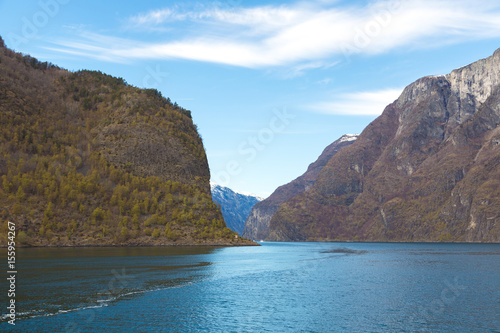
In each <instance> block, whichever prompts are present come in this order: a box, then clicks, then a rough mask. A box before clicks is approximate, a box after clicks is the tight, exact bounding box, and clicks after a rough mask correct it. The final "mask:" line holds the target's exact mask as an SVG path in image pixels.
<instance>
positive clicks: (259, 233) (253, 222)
mask: <svg viewBox="0 0 500 333" xmlns="http://www.w3.org/2000/svg"><path fill="white" fill-rule="evenodd" d="M357 137H358V135H357V134H345V135H343V136H342V137H341V138H339V139H338V140H336V141H335V142H333V143H332V144H330V145H329V146H328V147H326V148H325V149H324V150H323V152H322V153H321V155H320V156H319V157H318V159H317V160H316V161H315V162H314V163H311V164H310V165H309V167H308V168H307V171H306V172H305V173H304V174H303V175H302V176H300V177H298V178H297V179H295V180H293V181H291V182H290V183H288V184H285V185H282V186H280V187H278V188H277V189H276V190H275V191H274V192H273V193H272V194H271V195H270V196H269V197H268V198H267V199H265V200H263V201H261V202H259V203H258V204H256V205H255V206H254V207H253V208H252V211H251V213H250V215H249V216H248V218H247V220H246V222H245V230H244V231H243V237H245V238H248V239H255V240H260V239H265V238H266V237H267V236H268V234H269V223H270V222H271V218H272V216H273V214H274V213H275V212H276V210H277V209H278V207H279V206H280V205H281V204H282V203H283V202H285V201H286V200H288V199H290V198H293V197H294V196H296V195H298V194H301V193H303V192H304V191H308V190H309V189H310V188H311V187H312V186H313V185H314V182H315V181H316V178H317V177H318V174H319V173H320V171H321V169H322V168H323V167H324V166H325V165H326V164H327V163H328V161H329V160H330V158H331V157H332V156H334V155H335V154H336V153H337V152H338V151H339V150H340V149H341V148H343V147H346V146H349V145H351V144H352V143H353V142H354V141H355V140H356V138H357Z"/></svg>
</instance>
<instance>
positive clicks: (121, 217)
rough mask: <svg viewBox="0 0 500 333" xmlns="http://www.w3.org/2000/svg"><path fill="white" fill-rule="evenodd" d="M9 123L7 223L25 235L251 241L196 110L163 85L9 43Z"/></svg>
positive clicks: (54, 239)
mask: <svg viewBox="0 0 500 333" xmlns="http://www.w3.org/2000/svg"><path fill="white" fill-rule="evenodd" d="M0 41H1V39H0ZM0 124H1V125H0V128H1V131H0V185H1V186H0V219H1V226H2V230H1V232H2V234H6V230H7V229H6V223H7V221H12V222H14V223H16V228H17V232H18V242H19V243H21V244H24V245H37V246H47V245H52V246H54V245H69V246H71V245H111V244H114V245H119V244H122V245H124V244H138V245H145V244H198V243H201V244H204V243H209V244H222V243H224V244H231V243H245V241H244V240H241V239H236V238H235V236H236V234H235V233H233V232H232V231H231V230H229V229H228V228H226V225H225V223H224V220H223V218H222V215H221V212H220V211H219V209H218V208H217V206H216V205H215V204H214V203H213V202H212V198H211V194H210V185H209V178H210V172H209V168H208V163H207V158H206V155H205V150H204V147H203V143H202V140H201V138H200V136H199V135H198V132H197V128H196V125H194V124H193V121H192V119H191V112H190V111H188V110H185V109H183V108H181V107H179V106H178V105H177V104H176V103H172V102H171V101H170V100H169V99H166V98H164V97H162V96H161V94H160V93H159V92H158V91H156V90H152V89H138V88H135V87H132V86H130V85H128V84H127V83H126V82H125V81H124V80H123V79H121V78H115V77H112V76H109V75H106V74H103V73H101V72H94V71H78V72H75V73H71V72H69V71H66V70H63V69H60V68H58V67H56V66H54V65H52V64H48V63H41V62H39V61H38V60H36V59H34V58H32V57H30V56H26V55H22V54H19V53H15V52H13V51H11V50H9V49H7V48H6V47H4V45H3V41H1V43H0ZM5 241H6V238H5V237H1V240H0V242H1V243H0V244H3V245H5Z"/></svg>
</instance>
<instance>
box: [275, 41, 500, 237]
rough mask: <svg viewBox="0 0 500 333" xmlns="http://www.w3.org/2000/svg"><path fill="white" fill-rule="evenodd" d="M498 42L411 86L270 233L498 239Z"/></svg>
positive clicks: (285, 210)
mask: <svg viewBox="0 0 500 333" xmlns="http://www.w3.org/2000/svg"><path fill="white" fill-rule="evenodd" d="M499 84H500V50H497V51H496V52H495V53H494V54H493V55H492V56H491V57H489V58H486V59H483V60H479V61H477V62H475V63H473V64H470V65H468V66H465V67H462V68H459V69H456V70H454V71H452V72H451V73H450V74H448V75H440V76H429V77H424V78H421V79H419V80H417V81H416V82H414V83H412V84H411V85H409V86H408V87H406V88H405V89H404V91H403V93H402V94H401V96H400V97H399V98H398V99H397V100H396V101H395V102H394V103H392V104H390V105H388V106H387V107H386V108H385V110H384V112H383V113H382V115H381V116H380V117H378V118H377V119H376V120H374V121H373V122H372V123H371V124H370V125H368V126H367V127H366V129H365V130H364V131H363V132H362V133H361V135H360V136H359V138H358V139H357V140H356V141H355V142H354V143H353V144H352V145H351V146H349V147H346V148H345V149H342V150H341V151H340V152H339V153H337V154H336V155H334V156H333V157H332V158H331V159H330V160H329V161H328V163H327V165H326V166H325V167H324V168H323V169H322V170H321V172H320V174H319V176H318V178H317V180H316V183H315V184H314V186H313V187H312V188H311V189H310V190H309V191H307V192H304V193H302V194H301V195H299V196H295V197H293V198H291V199H289V200H288V201H286V202H285V203H283V204H282V205H281V206H280V207H279V209H278V210H277V212H276V213H275V214H274V216H273V218H272V220H271V224H270V230H271V232H270V235H269V236H268V238H267V239H269V240H365V241H467V242H499V241H500V127H499V124H500V90H499V89H500V87H499Z"/></svg>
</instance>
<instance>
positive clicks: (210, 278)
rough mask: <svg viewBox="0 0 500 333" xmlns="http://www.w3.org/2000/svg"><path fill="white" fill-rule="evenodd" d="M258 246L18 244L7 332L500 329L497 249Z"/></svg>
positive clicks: (1, 327)
mask: <svg viewBox="0 0 500 333" xmlns="http://www.w3.org/2000/svg"><path fill="white" fill-rule="evenodd" d="M262 245H263V246H261V247H239V248H210V247H186V248H77V249H43V248H42V249H19V250H18V253H17V260H18V267H17V268H18V276H17V295H16V302H17V315H18V320H17V321H16V326H15V327H13V326H11V325H9V324H7V323H6V318H5V317H4V318H3V322H2V323H1V324H0V331H2V332H4V331H5V332H8V331H13V332H500V244H387V243H267V242H266V243H262ZM0 255H1V256H2V257H3V258H6V253H5V251H4V250H1V251H0ZM2 288H3V290H6V288H7V285H6V284H5V282H4V284H3V285H2ZM2 297H4V298H2V302H3V303H2V304H4V305H5V306H2V309H3V313H5V311H6V310H5V307H6V305H7V304H8V303H7V302H8V299H7V298H6V292H4V291H2Z"/></svg>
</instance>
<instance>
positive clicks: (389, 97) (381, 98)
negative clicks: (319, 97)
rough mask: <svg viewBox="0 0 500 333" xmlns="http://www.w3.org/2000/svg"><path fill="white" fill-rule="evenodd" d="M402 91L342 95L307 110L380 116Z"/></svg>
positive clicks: (386, 90)
mask: <svg viewBox="0 0 500 333" xmlns="http://www.w3.org/2000/svg"><path fill="white" fill-rule="evenodd" d="M402 91H403V88H401V89H384V90H378V91H365V92H357V93H349V94H340V95H335V96H332V99H331V100H330V101H323V102H317V103H314V104H309V105H306V106H305V109H307V110H311V111H313V112H319V113H325V114H337V115H350V116H378V115H380V114H381V113H382V111H384V108H385V107H386V106H387V105H388V104H390V103H392V102H394V101H395V100H396V99H397V98H398V97H399V95H400V94H401V92H402Z"/></svg>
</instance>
